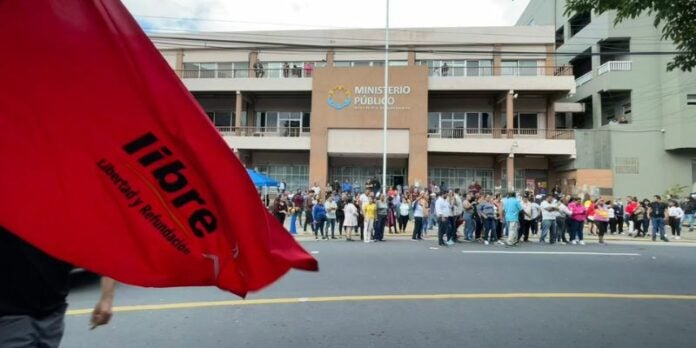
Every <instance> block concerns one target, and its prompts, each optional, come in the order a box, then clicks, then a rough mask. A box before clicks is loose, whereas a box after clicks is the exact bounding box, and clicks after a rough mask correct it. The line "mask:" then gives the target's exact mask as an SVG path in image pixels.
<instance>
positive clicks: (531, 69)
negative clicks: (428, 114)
mask: <svg viewBox="0 0 696 348" xmlns="http://www.w3.org/2000/svg"><path fill="white" fill-rule="evenodd" d="M428 76H430V77H444V78H456V77H482V76H573V67H572V66H571V65H558V66H539V65H532V66H524V65H519V66H518V65H501V66H479V67H463V66H442V67H435V68H433V67H429V68H428Z"/></svg>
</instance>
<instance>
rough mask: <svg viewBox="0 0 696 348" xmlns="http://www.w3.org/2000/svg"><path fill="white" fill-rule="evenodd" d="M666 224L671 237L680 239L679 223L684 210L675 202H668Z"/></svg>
mask: <svg viewBox="0 0 696 348" xmlns="http://www.w3.org/2000/svg"><path fill="white" fill-rule="evenodd" d="M667 215H668V218H669V219H668V223H669V227H670V228H671V229H672V237H673V238H674V239H681V222H682V219H683V218H684V210H682V208H681V207H680V206H679V204H677V202H675V201H669V208H667Z"/></svg>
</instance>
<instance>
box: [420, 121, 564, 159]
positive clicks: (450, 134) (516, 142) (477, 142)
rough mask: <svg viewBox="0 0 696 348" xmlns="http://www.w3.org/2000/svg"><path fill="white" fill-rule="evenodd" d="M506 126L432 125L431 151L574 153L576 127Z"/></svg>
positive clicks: (534, 153) (429, 144) (429, 146)
mask: <svg viewBox="0 0 696 348" xmlns="http://www.w3.org/2000/svg"><path fill="white" fill-rule="evenodd" d="M510 132H511V134H509V135H510V137H508V130H507V129H505V128H486V129H439V130H437V129H431V130H430V131H429V132H428V151H430V152H448V153H481V154H509V153H515V154H525V155H567V156H574V155H575V154H576V150H575V131H574V130H572V129H537V128H521V129H519V128H517V129H512V130H511V131H510Z"/></svg>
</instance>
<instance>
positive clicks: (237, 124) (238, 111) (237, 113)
mask: <svg viewBox="0 0 696 348" xmlns="http://www.w3.org/2000/svg"><path fill="white" fill-rule="evenodd" d="M234 104H235V105H234V129H235V133H236V134H237V135H239V133H240V131H241V127H242V92H240V91H237V95H236V96H235V98H234Z"/></svg>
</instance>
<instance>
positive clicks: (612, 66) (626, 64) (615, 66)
mask: <svg viewBox="0 0 696 348" xmlns="http://www.w3.org/2000/svg"><path fill="white" fill-rule="evenodd" d="M632 63H633V62H632V61H630V60H614V61H609V62H606V63H604V64H602V65H600V66H599V69H597V75H604V74H606V73H608V72H611V71H631V68H632V65H633V64H632Z"/></svg>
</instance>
